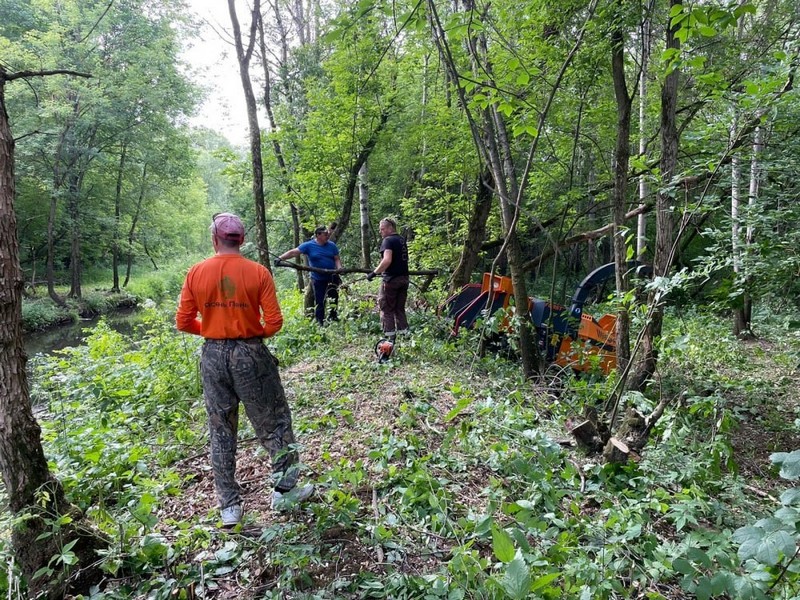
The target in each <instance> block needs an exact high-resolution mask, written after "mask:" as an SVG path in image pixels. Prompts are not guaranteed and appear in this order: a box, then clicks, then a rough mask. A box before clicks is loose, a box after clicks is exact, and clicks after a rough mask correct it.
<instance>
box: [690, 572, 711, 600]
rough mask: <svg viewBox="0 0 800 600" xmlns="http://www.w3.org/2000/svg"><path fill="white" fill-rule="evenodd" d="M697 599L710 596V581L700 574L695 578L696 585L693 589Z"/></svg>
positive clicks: (700, 599) (703, 599)
mask: <svg viewBox="0 0 800 600" xmlns="http://www.w3.org/2000/svg"><path fill="white" fill-rule="evenodd" d="M694 593H695V596H697V600H708V599H709V598H711V593H712V592H711V581H710V580H709V579H708V577H706V576H702V577H700V578H699V579H698V580H697V586H696V587H695V589H694Z"/></svg>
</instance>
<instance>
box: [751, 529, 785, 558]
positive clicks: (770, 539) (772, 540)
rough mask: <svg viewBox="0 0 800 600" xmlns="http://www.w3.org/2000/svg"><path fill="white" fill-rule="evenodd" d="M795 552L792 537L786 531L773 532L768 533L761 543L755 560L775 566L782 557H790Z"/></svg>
mask: <svg viewBox="0 0 800 600" xmlns="http://www.w3.org/2000/svg"><path fill="white" fill-rule="evenodd" d="M794 551H795V543H794V537H792V536H791V535H789V532H787V531H773V532H771V533H768V534H767V535H766V536H765V537H764V539H763V540H762V541H761V545H760V546H759V548H758V550H757V552H756V556H755V558H756V560H758V561H759V562H761V563H763V564H765V565H769V566H773V565H777V564H778V563H779V562H780V560H781V558H783V557H784V556H791V555H792V554H794Z"/></svg>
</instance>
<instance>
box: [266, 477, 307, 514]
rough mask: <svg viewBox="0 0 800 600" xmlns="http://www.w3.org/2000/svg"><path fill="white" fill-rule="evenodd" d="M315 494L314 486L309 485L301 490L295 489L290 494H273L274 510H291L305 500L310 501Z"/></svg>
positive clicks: (277, 492) (276, 491)
mask: <svg viewBox="0 0 800 600" xmlns="http://www.w3.org/2000/svg"><path fill="white" fill-rule="evenodd" d="M313 493H314V484H312V483H308V484H306V485H304V486H303V487H301V488H294V489H293V490H289V491H288V492H279V491H278V490H275V491H274V492H272V510H290V509H292V508H294V507H295V506H296V505H297V504H300V503H301V502H303V501H304V500H308V498H309V497H310V496H311V494H313Z"/></svg>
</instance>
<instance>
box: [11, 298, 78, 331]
mask: <svg viewBox="0 0 800 600" xmlns="http://www.w3.org/2000/svg"><path fill="white" fill-rule="evenodd" d="M77 319H78V313H77V311H75V310H71V309H64V308H61V307H59V306H57V305H56V304H55V303H54V302H53V301H52V300H50V298H39V299H36V300H32V301H27V300H25V301H23V302H22V328H23V330H25V331H40V330H43V329H47V328H48V327H52V326H54V325H58V324H63V323H72V322H74V321H76V320H77Z"/></svg>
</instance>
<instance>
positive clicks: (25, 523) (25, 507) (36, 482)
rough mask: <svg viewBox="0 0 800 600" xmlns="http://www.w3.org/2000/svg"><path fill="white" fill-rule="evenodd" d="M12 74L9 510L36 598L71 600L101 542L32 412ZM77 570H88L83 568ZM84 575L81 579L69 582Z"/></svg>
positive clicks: (92, 569)
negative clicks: (71, 561) (71, 495)
mask: <svg viewBox="0 0 800 600" xmlns="http://www.w3.org/2000/svg"><path fill="white" fill-rule="evenodd" d="M6 81H7V79H6V72H5V70H4V68H3V66H2V65H0V471H2V476H3V483H4V484H5V488H6V494H7V496H8V508H9V510H10V511H11V513H12V514H13V515H15V516H16V517H22V516H26V518H25V519H19V520H15V521H14V523H15V525H14V526H13V530H12V532H11V543H12V545H13V547H14V552H15V558H16V561H17V564H18V565H19V567H20V569H21V570H22V572H23V574H24V575H25V577H26V578H27V579H28V582H29V586H30V590H29V591H30V596H31V597H44V598H53V599H55V598H63V597H65V595H66V594H67V592H69V591H70V590H81V591H88V587H89V586H88V585H87V584H88V583H92V582H96V581H97V580H98V579H99V577H100V575H101V574H100V572H99V569H98V568H97V566H91V565H92V564H94V563H96V562H97V554H96V550H97V549H98V548H100V547H101V543H100V539H99V538H98V537H96V536H95V535H94V534H93V533H92V532H91V530H90V529H89V528H88V527H87V526H86V523H85V522H83V521H82V519H81V515H79V514H77V511H76V510H75V509H74V508H73V507H71V506H69V504H68V503H67V502H66V500H65V498H64V491H63V488H62V487H61V484H60V483H59V482H58V481H57V480H55V479H54V478H53V477H52V476H51V474H50V471H49V469H48V466H47V459H46V458H45V455H44V450H43V449H42V444H41V429H40V428H39V425H38V424H37V423H36V420H35V419H34V417H33V412H32V411H31V403H30V396H29V393H28V381H27V376H26V373H25V363H26V361H27V358H26V356H25V349H24V346H23V341H22V287H23V279H22V270H21V268H20V264H19V242H18V240H17V221H16V214H15V212H14V192H15V187H14V138H13V136H12V134H11V129H10V127H9V123H8V113H7V111H6V104H5V84H6ZM62 515H70V516H71V517H72V519H73V521H72V522H69V523H67V524H64V525H62V526H61V529H60V531H59V535H56V536H48V535H44V536H43V535H42V534H47V533H49V532H50V531H51V530H52V525H53V522H54V520H56V519H58V518H59V517H60V516H62ZM72 540H76V543H75V545H74V546H73V547H72V550H71V551H72V552H74V553H75V555H76V557H77V559H78V563H77V564H76V565H75V566H74V567H73V568H70V569H62V568H61V565H59V566H57V570H56V571H55V572H54V573H53V574H52V575H50V576H46V577H40V578H37V579H33V574H34V573H36V571H38V570H39V569H40V568H43V567H48V565H49V563H50V560H51V558H52V557H53V556H56V555H58V554H60V553H61V549H63V548H64V546H65V545H66V544H67V543H69V542H71V541H72ZM77 569H82V570H81V571H78V570H77ZM76 573H79V574H80V576H79V579H78V580H75V579H73V580H71V581H70V580H69V577H70V576H73V575H75V574H76Z"/></svg>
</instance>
